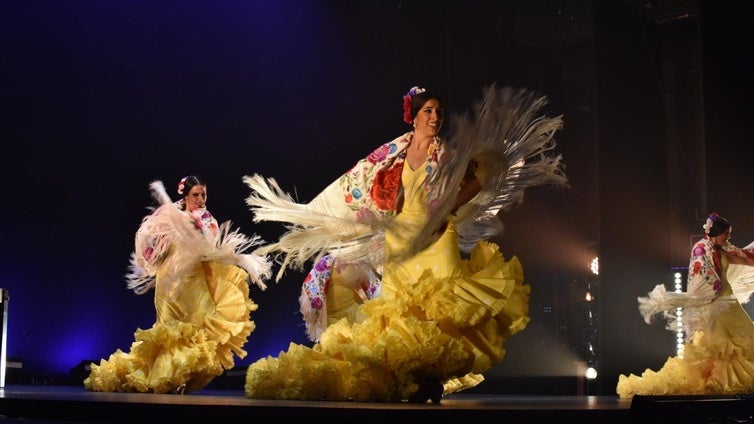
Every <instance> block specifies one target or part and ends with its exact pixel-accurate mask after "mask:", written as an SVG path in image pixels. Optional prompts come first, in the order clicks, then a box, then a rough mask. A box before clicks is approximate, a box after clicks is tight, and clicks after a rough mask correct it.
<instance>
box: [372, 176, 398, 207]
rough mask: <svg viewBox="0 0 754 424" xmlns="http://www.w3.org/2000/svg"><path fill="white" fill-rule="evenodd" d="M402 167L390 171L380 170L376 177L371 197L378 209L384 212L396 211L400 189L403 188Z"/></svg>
mask: <svg viewBox="0 0 754 424" xmlns="http://www.w3.org/2000/svg"><path fill="white" fill-rule="evenodd" d="M401 172H402V169H401V167H400V166H394V167H392V168H390V169H384V168H383V169H380V170H379V171H377V173H376V174H375V176H374V182H373V183H372V189H371V191H370V192H369V196H370V197H371V198H372V202H374V205H375V206H377V208H379V209H382V210H395V206H396V199H397V198H398V189H399V188H400V186H401Z"/></svg>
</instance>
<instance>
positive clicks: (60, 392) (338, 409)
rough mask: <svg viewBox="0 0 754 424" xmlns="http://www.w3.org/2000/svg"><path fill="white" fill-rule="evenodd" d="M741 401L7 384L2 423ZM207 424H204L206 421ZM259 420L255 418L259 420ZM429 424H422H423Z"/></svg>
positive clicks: (594, 414) (432, 414) (538, 417)
mask: <svg viewBox="0 0 754 424" xmlns="http://www.w3.org/2000/svg"><path fill="white" fill-rule="evenodd" d="M752 405H753V404H752V402H751V399H750V398H746V397H735V398H731V397H725V398H723V397H689V396H684V397H651V398H650V397H635V398H634V399H633V400H629V399H619V398H618V397H617V396H523V395H521V396H517V395H484V394H463V393H458V394H452V395H448V396H446V397H444V398H443V399H442V401H441V402H440V404H432V403H426V404H411V403H363V402H311V401H287V400H262V399H246V398H245V397H244V393H243V390H236V389H208V390H202V391H198V392H194V393H189V394H183V395H177V394H145V393H101V392H89V391H86V390H85V389H84V388H83V387H81V386H51V385H6V386H5V387H4V388H2V389H0V423H2V424H12V423H13V424H45V423H49V424H64V423H70V424H73V423H102V424H105V423H126V422H128V423H145V424H146V423H151V422H154V421H155V420H158V419H159V420H169V421H168V422H171V423H173V422H180V421H179V420H184V419H185V420H187V421H188V420H191V422H196V420H199V421H200V422H210V423H211V422H212V420H227V419H234V420H237V419H242V420H249V419H253V420H258V419H262V420H268V419H275V420H280V421H283V420H285V421H286V422H290V421H289V420H290V419H305V420H306V422H312V421H320V420H324V421H327V422H329V423H340V422H343V423H346V422H348V423H350V424H354V423H358V424H362V423H380V424H386V423H387V424H396V423H402V422H411V423H412V424H417V423H419V424H425V423H421V422H420V421H417V420H441V421H442V422H447V420H455V421H456V422H459V423H463V422H471V421H475V422H482V421H488V420H491V421H490V422H511V421H510V420H526V422H537V423H555V422H557V423H564V422H574V420H577V421H576V422H579V423H580V424H585V423H611V424H620V423H641V424H647V423H652V422H663V423H668V422H681V421H682V422H684V423H685V424H688V423H705V424H712V423H720V424H722V423H754V418H752V416H754V408H753V407H752ZM205 420H207V421H205ZM257 422H259V421H257ZM427 424H428V423H427Z"/></svg>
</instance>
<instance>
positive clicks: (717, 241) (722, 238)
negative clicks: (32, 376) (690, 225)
mask: <svg viewBox="0 0 754 424" xmlns="http://www.w3.org/2000/svg"><path fill="white" fill-rule="evenodd" d="M731 232H733V227H730V228H728V230H727V231H726V232H724V233H722V234H720V235H717V236H714V237H712V236H710V240H712V243H713V244H714V245H715V246H724V245H726V244H728V241H730V234H731Z"/></svg>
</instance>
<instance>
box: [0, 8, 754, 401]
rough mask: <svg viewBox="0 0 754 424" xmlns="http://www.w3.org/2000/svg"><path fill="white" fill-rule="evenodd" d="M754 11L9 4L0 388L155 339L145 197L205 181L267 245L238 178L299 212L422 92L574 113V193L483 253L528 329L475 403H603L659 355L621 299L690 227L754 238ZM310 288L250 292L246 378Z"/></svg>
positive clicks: (529, 202) (223, 210) (516, 225)
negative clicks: (131, 265)
mask: <svg viewBox="0 0 754 424" xmlns="http://www.w3.org/2000/svg"><path fill="white" fill-rule="evenodd" d="M752 8H753V7H752V5H751V4H750V3H748V2H733V1H716V0H708V1H704V0H702V1H699V2H697V1H692V0H679V1H670V0H667V1H659V0H649V1H635V0H606V1H588V0H572V1H566V0H563V1H553V0H548V1H544V0H543V1H539V0H506V1H504V0H500V1H492V0H489V1H481V0H480V1H469V0H465V1H464V0H454V1H440V0H437V1H429V0H403V1H399V0H370V1H366V0H364V1H346V0H329V1H325V0H322V1H317V0H282V1H276V0H268V1H194V0H188V1H186V0H184V1H168V0H165V1H154V0H149V1H138V0H135V1H127V2H126V1H84V0H80V1H75V0H58V1H53V0H50V1H40V0H19V1H16V0H2V1H0V77H1V78H0V87H2V88H1V91H0V99H2V106H3V113H2V115H0V116H1V118H0V119H1V120H2V127H1V128H0V131H1V132H0V137H1V138H2V141H3V143H2V145H3V148H2V149H3V152H2V156H1V157H2V159H0V169H1V171H0V172H2V177H3V179H2V199H3V201H4V204H5V205H6V206H5V208H6V210H7V211H8V212H9V213H8V214H6V216H7V219H6V220H5V224H4V226H3V232H2V237H0V245H1V246H2V252H1V253H0V265H1V266H2V268H1V269H2V270H3V272H2V273H1V274H0V288H4V289H6V290H8V293H9V296H10V298H9V300H8V303H7V307H8V320H7V328H8V331H7V355H8V357H9V358H10V359H12V360H13V361H14V362H17V363H20V364H22V367H21V369H11V370H10V371H9V381H11V382H13V381H20V382H32V383H35V384H68V383H73V384H78V383H79V381H77V380H76V377H75V376H74V375H73V374H72V373H71V370H72V369H74V368H75V367H76V366H77V365H79V363H80V362H81V361H82V360H87V361H88V360H99V359H100V358H106V357H107V356H109V355H110V354H111V353H112V352H114V351H115V350H116V349H123V350H128V349H129V347H130V344H131V342H133V332H134V330H135V329H136V328H137V327H141V328H148V327H150V326H151V325H152V323H153V319H154V309H153V304H152V294H151V292H150V293H149V294H146V295H142V296H139V295H136V294H133V293H132V292H130V291H128V290H127V289H126V287H125V281H124V274H125V273H126V271H127V266H128V258H129V254H130V252H131V249H132V248H133V235H134V232H135V231H136V229H137V227H138V225H139V222H140V220H141V218H142V217H143V216H144V215H145V214H146V213H147V209H146V208H147V207H148V206H150V205H152V199H151V197H150V194H149V191H148V184H149V183H150V182H151V181H153V180H155V179H161V180H163V181H164V182H165V183H166V186H167V187H168V188H169V189H170V190H171V194H173V196H177V194H176V193H175V192H174V187H175V186H176V184H177V182H178V180H179V179H180V178H181V177H182V176H184V175H187V174H198V175H200V176H202V177H204V178H205V179H206V180H208V183H209V187H208V192H209V207H210V210H211V211H212V212H213V213H214V214H215V216H216V217H218V219H219V220H220V221H225V220H231V221H232V222H233V223H234V225H235V226H236V227H239V228H240V229H241V230H242V231H243V232H245V233H247V234H252V233H258V234H260V235H261V236H263V237H264V238H265V239H267V240H272V239H274V238H275V237H277V236H278V235H279V234H280V232H281V230H282V228H281V227H280V226H278V225H270V224H259V225H255V224H254V223H253V222H252V220H251V218H252V216H251V214H250V213H249V212H248V210H247V209H246V205H245V203H244V199H245V197H246V196H247V195H248V194H249V193H248V190H247V188H246V186H245V185H244V184H243V183H242V181H241V178H242V177H243V176H244V175H246V174H252V173H260V174H262V175H265V176H268V177H275V178H276V179H277V180H278V182H279V183H280V185H281V186H282V187H283V188H284V189H286V190H288V191H291V192H295V193H296V195H297V197H298V198H299V199H300V200H301V201H308V200H310V199H311V198H312V197H313V196H314V195H315V194H316V193H318V192H319V190H320V189H322V188H324V187H325V185H327V184H328V183H329V182H331V181H332V180H333V179H334V178H336V177H337V176H338V175H340V174H341V173H342V172H344V171H345V170H346V169H348V168H349V167H350V166H351V165H352V164H353V163H354V162H355V160H356V159H358V158H361V157H362V156H364V155H365V154H366V153H368V152H369V151H371V149H372V148H374V147H376V146H377V145H379V144H381V143H383V142H385V141H388V140H390V139H392V138H394V137H396V136H397V135H399V134H401V133H403V132H404V131H406V130H407V129H408V128H407V127H406V126H405V124H403V123H402V120H401V116H402V110H401V96H402V95H403V94H404V93H405V92H406V91H407V90H408V88H409V87H411V86H412V85H420V86H425V87H428V88H431V89H433V90H436V91H438V92H439V93H442V94H443V97H444V100H445V107H446V111H447V112H449V113H450V114H453V113H462V112H464V111H466V110H467V109H468V108H469V107H470V106H471V104H472V102H473V101H474V100H475V99H477V98H479V97H480V95H481V92H482V88H483V87H484V86H485V85H488V84H491V83H494V82H497V83H498V84H500V85H512V86H518V87H528V88H530V89H533V90H536V91H538V92H540V93H543V94H546V95H548V96H549V97H550V99H551V104H550V105H549V107H548V108H549V110H548V112H549V113H551V114H563V115H564V119H565V122H566V124H565V128H564V130H563V131H562V132H560V133H559V135H558V140H559V150H560V152H562V153H563V155H564V158H565V162H566V164H567V170H566V171H567V174H568V176H569V178H570V182H571V188H570V189H568V190H553V189H549V188H537V189H534V190H531V191H530V192H528V194H527V197H526V199H525V201H524V203H523V204H522V205H521V206H520V207H518V208H517V209H515V210H513V211H510V212H507V213H504V214H502V215H501V218H502V220H503V222H504V223H505V226H506V229H505V232H504V233H503V235H501V236H500V237H498V238H497V239H496V240H495V241H497V242H498V243H499V244H500V245H501V247H502V251H503V252H504V253H505V254H506V255H508V256H513V255H517V256H519V258H520V259H521V261H522V262H523V265H524V270H525V273H526V279H527V282H528V283H529V284H530V285H531V286H532V303H531V307H532V310H531V316H532V321H531V323H530V325H529V327H528V328H527V329H526V330H525V331H524V332H522V333H520V334H519V335H517V336H515V337H514V338H513V339H511V340H510V341H509V344H508V345H507V346H508V352H507V356H506V358H505V360H504V361H503V362H502V363H501V364H499V365H498V366H496V367H495V368H494V369H493V370H491V371H490V372H489V374H488V381H487V382H485V383H483V384H482V385H481V386H480V387H479V388H478V389H479V390H480V391H486V392H493V393H514V394H516V393H520V394H525V393H532V394H537V393H552V392H553V391H554V390H557V391H559V392H562V393H563V394H581V393H582V392H587V393H590V394H606V395H612V394H614V387H615V383H616V381H617V376H618V374H620V373H627V372H634V373H638V372H641V371H642V370H643V369H644V368H646V367H651V368H655V369H656V368H658V367H659V366H660V365H661V364H662V363H663V361H664V360H665V358H666V357H667V356H670V355H673V354H674V349H675V347H674V343H675V337H674V335H673V334H672V333H669V332H668V331H666V330H664V329H663V328H662V327H663V325H661V324H658V325H654V326H649V325H646V324H645V323H644V322H643V321H642V319H641V317H640V315H639V313H638V309H637V302H636V297H637V296H640V295H643V294H645V293H646V292H648V291H649V290H651V289H652V288H653V287H654V285H655V284H657V283H660V282H665V283H668V284H670V283H671V282H672V278H671V271H672V268H674V267H684V266H686V265H687V263H688V250H689V248H690V244H691V242H692V241H693V240H695V239H696V238H698V237H700V235H701V225H702V223H703V219H704V217H705V216H706V214H707V213H708V212H709V211H711V210H715V211H718V212H719V213H721V214H722V215H724V216H726V217H728V218H729V219H731V220H732V222H733V224H734V226H735V227H736V230H735V232H734V242H736V243H737V244H740V245H743V244H747V243H748V242H750V241H752V240H754V216H752V213H751V210H752V203H754V201H753V200H752V191H751V189H750V188H749V184H750V180H751V177H752V172H751V160H750V157H751V151H752V149H751V147H750V143H751V141H750V130H751V116H752V107H751V103H750V99H751V96H752V83H751V81H750V79H751V77H752V75H753V74H754V72H752V71H753V69H752V65H751V62H750V61H749V59H748V56H749V55H750V53H751V42H752V39H753V38H754V37H752V31H751V29H752V23H754V22H753V20H752ZM447 129H448V128H447V127H446V128H445V130H446V131H447ZM596 255H599V256H600V268H601V275H600V276H599V277H596V276H594V275H593V274H591V273H590V272H589V262H590V260H591V259H592V257H593V256H596ZM301 279H302V274H300V273H295V272H291V273H288V274H286V276H285V277H284V278H283V280H282V281H280V282H279V283H277V284H275V283H271V284H270V287H269V289H268V290H266V291H264V292H263V291H261V290H258V289H257V288H256V287H253V288H252V291H251V297H252V299H253V300H254V301H255V302H256V303H257V304H259V306H260V307H259V310H258V311H256V312H254V313H253V318H254V320H255V322H256V324H257V329H256V330H255V332H254V333H252V335H251V337H250V338H249V341H248V343H247V345H246V349H247V351H248V356H247V357H246V358H244V359H243V360H239V361H237V365H238V367H239V369H242V368H243V367H245V366H246V365H248V364H249V363H251V362H252V361H254V360H256V359H258V358H260V357H263V356H266V355H276V354H277V353H278V352H279V351H281V350H285V349H286V348H287V346H288V343H289V342H297V343H306V339H305V337H304V332H303V328H302V327H301V325H300V318H299V315H298V312H297V311H298V302H297V299H298V294H299V288H300V282H301ZM587 287H588V288H589V289H591V291H592V293H593V294H594V295H595V296H596V297H595V302H592V303H587V302H585V301H584V294H585V291H586V289H587ZM589 314H591V319H590V318H588V317H589ZM589 343H592V345H593V348H594V349H593V352H592V353H589V352H588V349H587V348H586V346H587V345H588V344H589ZM586 361H591V362H594V363H595V364H596V365H597V366H598V370H599V371H600V374H599V377H598V378H597V380H595V381H594V382H592V383H588V384H587V383H585V382H584V381H582V380H580V379H579V378H578V377H576V376H577V373H578V372H579V371H580V370H581V369H582V366H583V363H584V362H586ZM562 379H566V381H568V383H566V384H563V385H554V384H553V381H555V380H558V381H560V380H562ZM571 380H573V381H572V382H571ZM559 394H560V393H559Z"/></svg>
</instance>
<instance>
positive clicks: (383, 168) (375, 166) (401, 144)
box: [339, 132, 444, 217]
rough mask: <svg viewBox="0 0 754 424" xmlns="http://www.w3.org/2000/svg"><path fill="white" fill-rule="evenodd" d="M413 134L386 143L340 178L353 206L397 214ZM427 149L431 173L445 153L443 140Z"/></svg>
mask: <svg viewBox="0 0 754 424" xmlns="http://www.w3.org/2000/svg"><path fill="white" fill-rule="evenodd" d="M411 137H413V133H411V132H409V133H406V134H404V135H402V136H400V137H398V138H396V139H395V140H393V141H390V142H388V143H385V144H383V145H382V146H380V147H378V148H376V149H375V150H374V151H372V153H370V154H369V155H368V156H367V157H365V158H364V159H361V160H360V161H359V162H357V163H356V165H354V166H353V168H351V169H350V170H349V171H348V172H346V173H345V174H343V175H342V176H341V177H340V178H339V183H340V186H341V188H342V190H343V195H344V197H343V198H344V201H345V203H346V205H347V206H348V207H349V208H350V209H351V210H354V211H363V210H364V209H367V210H370V211H371V212H373V213H375V214H377V215H379V216H382V217H386V216H392V215H394V214H395V212H396V209H397V207H398V204H399V198H400V195H401V191H402V187H401V174H402V172H403V165H404V163H405V160H406V148H408V146H409V145H410V144H411ZM428 153H429V157H428V159H427V166H426V168H425V171H426V172H427V173H428V174H429V173H432V172H434V170H435V169H436V168H437V163H438V161H439V158H441V157H442V155H443V154H444V149H443V145H442V143H440V142H439V141H438V140H437V139H435V141H433V142H432V144H431V145H430V147H429V151H428ZM360 213H363V212H360Z"/></svg>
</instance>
